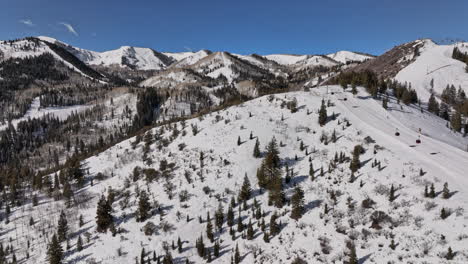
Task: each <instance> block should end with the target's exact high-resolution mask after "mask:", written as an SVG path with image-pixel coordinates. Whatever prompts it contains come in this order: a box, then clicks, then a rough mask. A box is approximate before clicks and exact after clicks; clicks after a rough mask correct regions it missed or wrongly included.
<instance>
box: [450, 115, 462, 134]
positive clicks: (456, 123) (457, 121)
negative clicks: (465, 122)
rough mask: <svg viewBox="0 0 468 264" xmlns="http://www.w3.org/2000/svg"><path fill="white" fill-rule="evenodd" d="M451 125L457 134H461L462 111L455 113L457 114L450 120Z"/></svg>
mask: <svg viewBox="0 0 468 264" xmlns="http://www.w3.org/2000/svg"><path fill="white" fill-rule="evenodd" d="M450 125H451V126H452V128H453V130H455V131H456V132H461V129H462V116H461V113H460V111H455V113H454V114H453V115H452V117H451V118H450Z"/></svg>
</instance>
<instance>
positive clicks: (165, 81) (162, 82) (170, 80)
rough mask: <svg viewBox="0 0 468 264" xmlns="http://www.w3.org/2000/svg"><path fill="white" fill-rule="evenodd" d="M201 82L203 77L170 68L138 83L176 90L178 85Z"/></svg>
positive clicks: (144, 85)
mask: <svg viewBox="0 0 468 264" xmlns="http://www.w3.org/2000/svg"><path fill="white" fill-rule="evenodd" d="M202 81H203V76H200V75H199V74H197V73H196V72H193V71H191V70H187V69H177V68H171V69H168V70H166V71H164V72H160V73H158V74H156V75H154V76H152V77H150V78H148V79H146V80H144V81H143V82H141V83H140V86H143V87H157V88H173V89H177V88H178V85H182V84H184V85H189V84H196V83H201V82H202Z"/></svg>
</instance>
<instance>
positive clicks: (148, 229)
mask: <svg viewBox="0 0 468 264" xmlns="http://www.w3.org/2000/svg"><path fill="white" fill-rule="evenodd" d="M142 230H143V233H144V234H145V235H147V236H152V235H154V234H156V233H157V232H158V226H157V225H155V224H154V223H153V222H151V221H149V222H148V223H146V224H145V225H144V226H143V229H142Z"/></svg>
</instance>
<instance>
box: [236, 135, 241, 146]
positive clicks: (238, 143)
mask: <svg viewBox="0 0 468 264" xmlns="http://www.w3.org/2000/svg"><path fill="white" fill-rule="evenodd" d="M241 144H242V141H241V138H240V136H239V137H238V138H237V146H240V145H241Z"/></svg>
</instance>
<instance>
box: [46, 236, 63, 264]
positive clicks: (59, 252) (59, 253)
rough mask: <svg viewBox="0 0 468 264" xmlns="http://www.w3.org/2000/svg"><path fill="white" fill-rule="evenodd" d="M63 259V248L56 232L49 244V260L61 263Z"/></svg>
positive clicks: (51, 262) (51, 263)
mask: <svg viewBox="0 0 468 264" xmlns="http://www.w3.org/2000/svg"><path fill="white" fill-rule="evenodd" d="M62 259H63V249H62V246H61V245H60V242H59V241H58V239H57V236H56V235H55V234H54V235H53V236H52V239H51V241H50V243H49V245H48V249H47V260H48V261H49V264H61V263H62Z"/></svg>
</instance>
